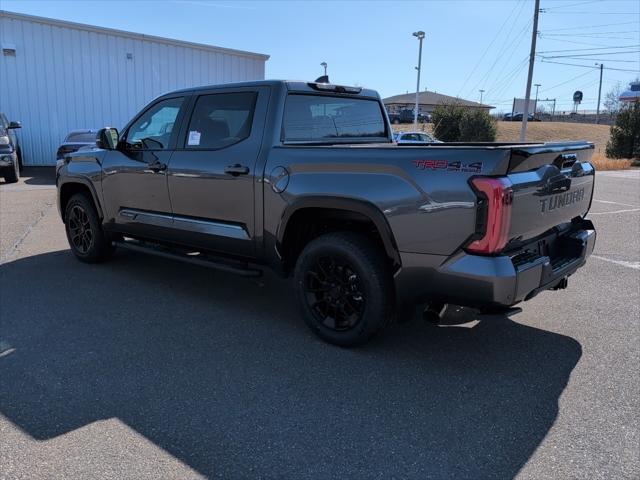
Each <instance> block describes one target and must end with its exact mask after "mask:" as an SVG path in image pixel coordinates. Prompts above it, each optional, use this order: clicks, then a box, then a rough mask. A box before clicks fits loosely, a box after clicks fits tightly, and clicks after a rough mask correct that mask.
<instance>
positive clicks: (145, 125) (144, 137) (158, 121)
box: [127, 97, 184, 150]
mask: <svg viewBox="0 0 640 480" xmlns="http://www.w3.org/2000/svg"><path fill="white" fill-rule="evenodd" d="M183 101H184V98H183V97H179V98H169V99H167V100H162V101H160V102H158V103H156V104H155V105H153V106H152V107H151V108H149V109H148V110H147V111H146V112H144V113H143V114H142V115H141V116H140V118H138V119H137V120H136V121H135V122H134V123H133V125H131V127H129V132H128V133H127V146H128V147H129V148H132V149H136V150H166V149H167V148H169V140H170V138H171V132H173V126H174V125H175V122H176V119H177V118H178V112H179V111H180V107H181V106H182V102H183Z"/></svg>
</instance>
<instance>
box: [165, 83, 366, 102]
mask: <svg viewBox="0 0 640 480" xmlns="http://www.w3.org/2000/svg"><path fill="white" fill-rule="evenodd" d="M309 83H314V82H305V81H303V80H256V81H253V82H234V83H218V84H213V85H201V86H198V87H189V88H182V89H180V90H173V91H171V92H167V93H166V94H163V96H164V95H169V94H173V93H187V92H198V91H200V90H210V89H212V88H238V87H259V86H268V87H285V88H286V89H287V90H289V91H295V92H310V93H313V92H316V93H317V90H314V89H313V88H311V87H310V86H309ZM359 95H362V96H365V97H375V98H379V95H378V92H377V91H375V90H372V89H369V88H363V89H362V90H361V91H360V93H359Z"/></svg>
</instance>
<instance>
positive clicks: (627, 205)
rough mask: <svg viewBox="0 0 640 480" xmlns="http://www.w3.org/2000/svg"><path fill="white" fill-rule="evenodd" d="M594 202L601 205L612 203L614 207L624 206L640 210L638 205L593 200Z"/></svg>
mask: <svg viewBox="0 0 640 480" xmlns="http://www.w3.org/2000/svg"><path fill="white" fill-rule="evenodd" d="M593 201H594V202H600V203H612V204H614V205H623V206H625V207H634V208H640V206H638V205H631V204H630V203H621V202H612V201H610V200H598V199H597V198H594V199H593Z"/></svg>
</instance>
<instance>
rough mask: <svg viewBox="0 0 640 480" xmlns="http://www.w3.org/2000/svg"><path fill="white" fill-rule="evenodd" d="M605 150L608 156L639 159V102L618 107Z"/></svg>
mask: <svg viewBox="0 0 640 480" xmlns="http://www.w3.org/2000/svg"><path fill="white" fill-rule="evenodd" d="M606 152H607V157H609V158H636V159H640V102H635V103H634V104H633V105H629V106H627V107H624V108H621V109H620V112H619V113H618V116H617V117H616V123H615V125H612V126H611V137H610V138H609V141H608V142H607V150H606Z"/></svg>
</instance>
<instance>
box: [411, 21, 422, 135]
mask: <svg viewBox="0 0 640 480" xmlns="http://www.w3.org/2000/svg"><path fill="white" fill-rule="evenodd" d="M413 36H414V37H416V38H417V39H418V40H419V41H420V47H418V66H417V67H416V70H418V83H417V84H416V108H415V110H414V111H413V123H414V124H415V127H416V128H418V109H419V108H420V68H422V40H423V39H424V32H423V31H422V30H420V31H418V32H413Z"/></svg>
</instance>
